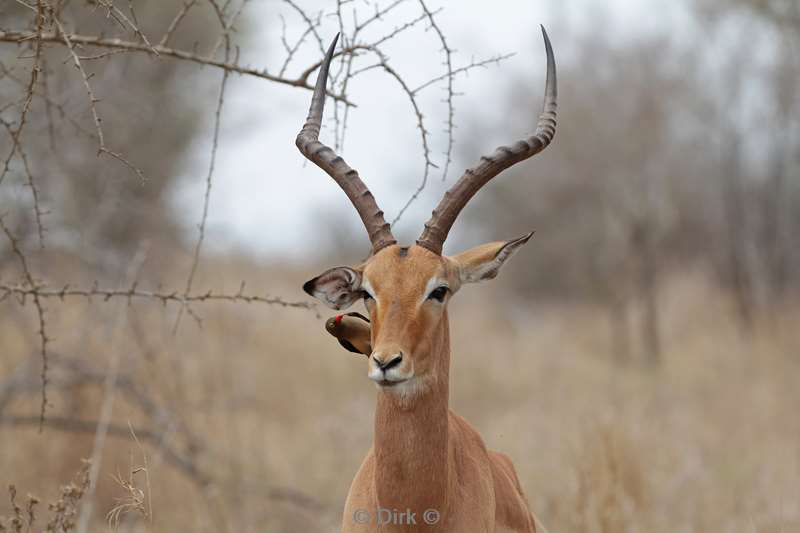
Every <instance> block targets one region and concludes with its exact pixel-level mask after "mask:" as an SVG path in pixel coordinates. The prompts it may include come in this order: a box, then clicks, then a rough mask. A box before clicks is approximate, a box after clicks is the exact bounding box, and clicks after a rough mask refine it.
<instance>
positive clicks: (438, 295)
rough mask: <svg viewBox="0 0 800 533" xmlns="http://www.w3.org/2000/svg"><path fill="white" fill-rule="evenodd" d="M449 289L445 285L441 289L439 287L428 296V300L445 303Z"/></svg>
mask: <svg viewBox="0 0 800 533" xmlns="http://www.w3.org/2000/svg"><path fill="white" fill-rule="evenodd" d="M448 290H449V289H448V288H447V287H445V286H444V285H443V286H441V287H437V288H435V289H433V290H432V291H431V293H430V294H429V295H428V300H436V301H437V302H443V301H444V297H445V296H447V291H448Z"/></svg>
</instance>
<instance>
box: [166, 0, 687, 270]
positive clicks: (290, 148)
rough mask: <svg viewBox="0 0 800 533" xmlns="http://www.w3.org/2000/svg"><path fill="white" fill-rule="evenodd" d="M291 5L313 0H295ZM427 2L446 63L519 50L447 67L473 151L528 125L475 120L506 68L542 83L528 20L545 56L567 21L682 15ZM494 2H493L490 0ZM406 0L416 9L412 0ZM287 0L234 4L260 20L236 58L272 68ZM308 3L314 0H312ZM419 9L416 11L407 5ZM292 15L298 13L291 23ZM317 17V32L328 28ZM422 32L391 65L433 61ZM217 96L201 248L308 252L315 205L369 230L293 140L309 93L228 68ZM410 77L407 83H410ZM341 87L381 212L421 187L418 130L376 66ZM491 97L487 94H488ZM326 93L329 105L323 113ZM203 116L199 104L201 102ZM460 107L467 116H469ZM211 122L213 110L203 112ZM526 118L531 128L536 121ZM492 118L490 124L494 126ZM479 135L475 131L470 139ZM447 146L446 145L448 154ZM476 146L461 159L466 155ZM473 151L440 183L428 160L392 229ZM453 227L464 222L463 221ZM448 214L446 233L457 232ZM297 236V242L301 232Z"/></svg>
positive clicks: (181, 205)
mask: <svg viewBox="0 0 800 533" xmlns="http://www.w3.org/2000/svg"><path fill="white" fill-rule="evenodd" d="M301 4H302V5H305V6H311V5H319V3H317V4H314V3H312V2H301ZM428 4H429V7H430V8H431V9H436V8H438V7H444V10H443V11H442V12H441V13H440V14H439V15H438V17H437V20H438V22H439V25H440V26H441V28H442V30H443V31H444V32H445V34H446V37H447V40H448V43H449V45H450V47H451V48H453V49H455V50H457V52H456V53H455V55H454V58H453V62H454V66H455V67H457V66H459V65H463V64H465V63H468V62H469V61H470V60H471V59H472V58H473V57H474V58H478V59H480V58H485V57H489V56H493V55H498V54H504V53H508V52H515V53H516V55H515V56H514V57H512V58H510V59H507V60H505V61H503V62H502V63H501V64H500V65H499V66H491V67H488V68H487V69H480V70H475V71H473V72H471V73H470V74H469V75H468V76H461V77H459V78H458V79H457V82H456V90H457V91H458V92H459V93H461V95H460V96H458V97H457V99H456V102H455V106H456V122H457V123H458V124H461V127H460V128H459V129H458V130H457V131H456V139H455V141H456V145H458V143H459V141H461V142H464V140H465V139H466V138H470V137H471V138H472V139H474V138H480V139H481V144H483V145H484V152H487V153H488V152H490V151H491V150H492V149H493V148H495V146H496V145H497V144H500V143H507V142H509V141H511V140H513V139H515V138H517V137H522V136H523V135H525V134H526V133H528V132H526V131H517V132H509V134H508V137H507V138H491V136H487V135H485V134H483V133H482V132H481V131H480V128H479V125H480V124H481V123H483V122H485V123H486V124H487V125H494V126H496V125H497V124H498V123H502V121H503V116H502V114H501V112H505V111H506V107H505V106H503V105H494V106H493V105H492V102H493V100H492V99H493V98H494V99H496V98H498V97H502V95H504V94H508V92H509V84H510V83H511V80H520V79H522V80H525V83H529V84H530V90H531V91H534V94H537V95H540V94H542V91H543V80H544V71H545V55H544V46H543V44H542V40H541V34H540V31H539V24H544V25H545V26H546V27H547V28H548V31H549V34H550V38H551V40H552V42H553V46H554V50H555V55H556V61H557V62H558V60H559V57H561V58H565V57H568V54H569V53H570V36H569V35H568V34H567V33H566V32H567V30H569V31H578V30H579V29H580V28H585V27H587V25H591V24H603V25H604V26H606V27H607V30H608V34H609V39H610V40H619V39H626V38H629V37H631V36H635V35H637V34H640V33H647V32H651V31H658V30H663V29H664V28H665V27H666V26H669V27H675V26H680V22H681V21H680V17H681V16H683V13H682V11H681V10H680V8H679V7H677V6H679V5H680V3H679V2H674V1H673V2H669V1H667V0H651V1H648V2H646V3H645V2H641V1H635V0H562V1H555V0H550V1H543V0H542V1H539V2H532V1H524V0H514V1H504V2H502V3H489V2H485V1H480V0H468V1H465V0H461V1H459V2H458V3H455V2H450V3H445V2H442V1H439V2H435V1H432V0H431V1H429V2H428ZM498 4H501V5H502V9H500V8H498V7H497V5H498ZM411 6H412V7H416V6H415V5H414V3H411ZM282 9H284V4H282V3H278V2H263V3H254V4H252V7H251V8H248V11H246V12H245V14H246V16H247V17H249V20H250V21H253V20H263V22H260V24H262V25H263V31H261V32H260V35H261V37H259V38H258V39H257V40H256V42H253V43H250V44H249V46H246V47H244V48H243V49H242V62H243V63H250V64H252V65H255V66H264V65H266V66H270V67H272V68H271V70H274V66H275V65H276V64H278V62H279V61H280V60H281V58H282V57H283V53H282V48H281V47H280V42H279V37H280V27H281V26H280V19H279V18H278V16H277V13H278V12H279V11H280V10H282ZM315 9H318V8H312V9H310V10H311V11H314V10H315ZM284 12H285V13H286V14H287V22H289V23H290V25H289V27H288V31H289V35H294V34H296V33H297V32H298V31H302V26H300V25H299V23H298V22H297V21H296V19H295V18H293V17H290V16H289V12H288V11H284ZM414 12H416V11H414ZM365 16H366V13H365ZM405 20H406V18H405V17H402V18H400V17H397V18H396V19H392V18H388V17H387V20H386V21H384V23H383V25H382V26H380V28H378V29H379V30H380V31H379V33H380V34H384V33H386V32H387V30H391V29H392V28H393V27H394V26H396V25H397V24H399V23H401V22H402V21H405ZM292 23H294V24H296V25H295V26H292ZM329 26H330V27H329V28H328V27H326V26H325V24H323V27H322V28H321V29H320V33H321V36H322V38H323V39H324V40H326V41H328V40H329V39H331V38H332V37H333V35H334V34H335V32H336V30H337V24H336V22H335V21H334V20H331V22H330V25H329ZM423 29H424V28H423V27H422V26H421V27H420V30H419V31H418V32H416V33H415V34H414V35H413V36H411V35H409V36H408V37H400V38H398V39H397V40H396V41H394V42H393V44H392V46H388V45H387V46H386V47H385V49H386V51H387V53H389V54H390V56H391V60H392V62H393V64H394V65H395V67H396V69H397V70H398V71H399V72H400V73H401V74H402V75H403V76H404V77H406V78H407V79H408V80H409V82H410V85H416V84H419V83H420V82H423V81H425V80H426V79H428V78H430V77H432V76H433V75H435V74H437V73H440V72H442V67H441V57H442V56H441V55H440V54H438V53H437V50H439V48H440V46H439V44H438V42H437V40H436V37H435V35H434V34H433V33H432V32H430V31H428V32H424V31H422V30H423ZM306 51H307V52H308V53H309V54H310V55H304V56H300V57H298V60H297V62H296V63H295V68H294V70H291V69H290V72H289V73H290V74H296V73H297V71H298V70H299V69H301V68H304V67H305V66H306V65H308V64H310V63H311V62H313V61H316V60H319V59H320V57H319V52H318V49H316V47H308V48H307V49H306ZM231 81H232V83H231V84H230V86H229V91H228V94H227V97H226V101H225V109H224V115H223V123H222V129H221V136H220V147H219V151H218V156H217V157H218V161H217V171H216V173H215V176H214V188H213V191H212V196H211V204H210V214H209V219H208V227H207V239H206V243H207V246H208V247H209V249H212V250H218V251H224V250H229V249H231V248H239V249H244V250H246V251H248V252H250V253H254V254H256V255H258V256H264V257H267V256H270V255H276V254H279V255H283V256H289V257H294V258H301V257H304V256H307V255H309V254H310V253H312V252H313V249H312V248H311V247H309V246H297V245H296V243H297V239H298V237H301V236H308V235H313V234H314V232H315V228H314V226H313V224H311V220H310V219H309V215H310V214H314V213H320V212H322V213H325V215H326V219H327V220H328V221H329V222H330V223H336V224H341V225H342V227H343V228H344V230H345V231H351V232H353V235H354V237H355V238H359V239H364V242H365V245H366V243H367V241H366V235H365V233H364V231H363V229H362V228H361V227H360V221H359V220H358V218H357V216H356V214H355V211H354V210H353V208H352V207H351V205H350V204H349V202H348V201H347V199H346V197H345V196H344V194H343V193H342V192H341V190H340V189H339V188H338V186H336V184H335V183H334V182H333V180H331V178H330V177H328V175H327V174H325V173H324V172H322V171H321V170H320V169H318V168H317V167H316V166H314V165H313V164H310V163H308V164H304V161H305V160H304V159H303V158H302V156H301V155H300V153H299V152H298V151H297V149H296V148H295V146H294V138H295V136H296V135H297V132H298V131H299V129H300V127H301V126H302V123H303V121H304V119H305V116H306V114H307V112H308V105H309V102H310V96H311V94H310V92H308V91H303V90H298V89H295V88H288V87H283V86H278V85H275V84H270V83H268V82H265V81H263V80H258V79H254V78H247V77H238V76H237V77H234V78H232V80H231ZM414 82H417V83H414ZM442 87H443V85H441V84H440V85H438V86H435V87H431V88H429V89H427V90H426V91H425V92H424V93H423V94H422V98H421V101H420V102H421V104H422V106H423V112H424V113H425V114H426V119H427V126H428V128H429V129H430V131H431V134H432V138H431V143H432V146H433V150H434V154H433V159H434V161H435V162H436V163H438V164H440V165H442V164H444V156H443V154H442V152H443V149H444V147H445V143H446V136H445V134H444V132H443V127H444V120H445V119H446V110H447V109H446V106H445V105H444V104H443V103H441V98H442V96H443V92H442ZM348 93H349V94H348V96H349V98H351V99H352V100H353V101H354V102H356V103H357V105H358V107H357V108H355V109H353V110H352V111H351V115H350V121H349V126H348V131H347V138H346V144H345V149H344V150H343V151H342V153H341V155H342V156H343V157H344V158H345V159H346V160H347V162H348V163H349V164H350V165H351V166H353V167H355V168H356V169H358V170H359V172H360V174H361V176H362V178H363V179H364V181H365V182H366V183H367V185H368V186H369V187H370V189H371V190H372V192H373V193H374V194H375V196H376V198H377V199H378V202H379V205H380V206H381V207H382V209H383V210H384V211H385V212H386V213H387V219H389V220H391V219H392V218H393V217H394V215H395V214H396V213H397V211H398V209H400V207H401V206H402V205H403V204H404V203H405V201H406V199H407V198H408V196H409V195H410V194H411V192H413V190H414V189H415V188H416V187H417V186H418V184H419V182H420V179H421V176H422V168H423V167H422V158H421V145H420V137H419V134H418V132H417V129H416V122H415V119H414V115H413V113H412V111H411V107H410V106H409V104H408V99H407V97H406V95H405V94H404V93H402V92H401V91H400V90H399V89H398V88H397V86H396V85H395V84H394V82H392V81H391V80H390V79H389V78H388V77H387V76H386V75H385V74H383V73H382V72H378V71H374V72H373V73H369V74H366V75H364V76H362V77H360V78H357V79H356V80H355V81H354V83H353V84H352V85H351V87H350V89H349V91H348ZM494 101H495V102H497V100H494ZM332 107H333V106H332V105H331V102H330V101H329V102H328V104H327V106H326V117H329V116H331V115H330V114H329V111H331V110H332ZM209 115H210V114H209ZM467 115H469V121H467V120H466V118H467ZM209 120H211V117H210V118H209ZM533 126H534V125H533V124H531V127H532V128H533ZM206 129H207V131H208V135H206V136H199V137H198V140H197V141H196V146H195V149H194V150H193V153H192V154H191V156H190V157H189V158H188V160H187V162H186V171H185V176H184V178H183V179H182V180H181V183H183V184H185V185H184V186H183V187H181V189H180V190H179V191H178V192H177V194H176V200H175V202H176V206H177V208H178V209H179V210H180V212H182V213H185V219H186V224H187V229H188V230H189V231H190V232H191V233H190V234H189V235H190V236H192V237H193V236H194V231H195V229H194V228H195V227H196V224H197V221H198V220H199V216H200V209H201V205H202V197H203V187H204V182H205V174H206V169H207V165H208V154H209V148H210V143H211V135H212V130H213V124H211V123H209V124H208V125H207V127H206ZM492 129H494V128H492ZM481 135H483V137H481ZM320 140H322V141H323V142H325V143H326V144H331V145H332V144H333V140H334V139H333V135H332V132H331V131H330V130H326V129H323V132H322V135H321V139H320ZM457 152H458V151H457V150H456V156H457V155H458V153H457ZM479 155H480V154H475V156H474V157H473V158H471V159H475V160H477V158H478V157H479ZM473 162H474V161H472V160H470V161H462V160H460V159H458V158H456V160H455V162H454V164H453V167H452V169H451V172H450V174H449V176H448V182H446V183H442V181H441V174H440V173H436V172H434V173H433V174H432V176H431V177H432V179H431V180H430V182H429V186H428V187H427V188H426V190H425V191H424V192H423V194H422V195H421V198H420V199H419V201H418V202H416V203H415V204H414V205H413V206H412V208H410V209H409V210H408V212H407V213H406V214H405V215H404V217H403V219H402V220H401V221H400V223H399V224H398V226H397V227H396V229H395V234H396V235H397V236H398V237H399V238H400V240H405V241H411V240H413V239H414V238H415V237H416V236H417V234H418V233H419V231H420V230H421V228H422V224H423V222H424V221H425V220H426V219H427V218H428V215H429V214H430V211H431V209H432V208H433V207H434V206H435V204H436V203H437V202H438V200H439V199H440V198H441V194H442V193H443V191H444V190H445V189H446V187H448V186H450V185H451V184H452V182H453V180H455V179H457V177H458V175H459V174H460V173H461V172H462V171H463V169H464V168H465V167H466V166H468V165H470V164H472V163H473ZM460 227H462V228H463V227H464V226H460ZM458 228H459V226H458V225H457V226H456V228H455V229H454V232H457V231H458ZM305 242H308V241H307V240H306V241H305Z"/></svg>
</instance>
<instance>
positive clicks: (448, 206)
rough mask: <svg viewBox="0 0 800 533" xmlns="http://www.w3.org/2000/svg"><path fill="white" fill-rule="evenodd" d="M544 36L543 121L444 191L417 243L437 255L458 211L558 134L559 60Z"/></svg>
mask: <svg viewBox="0 0 800 533" xmlns="http://www.w3.org/2000/svg"><path fill="white" fill-rule="evenodd" d="M542 35H543V36H544V47H545V50H546V52H547V81H546V83H545V90H544V104H543V105H542V113H541V114H540V115H539V122H538V124H537V125H536V132H535V133H534V134H533V135H531V136H530V137H528V138H527V139H523V140H521V141H518V142H516V143H514V144H513V145H511V146H501V147H499V148H497V149H496V150H495V151H494V153H493V154H492V155H490V156H482V157H481V161H480V163H478V164H477V165H476V166H474V167H472V168H470V169H467V171H466V172H465V173H464V175H463V176H461V177H460V178H459V179H458V181H457V182H456V184H455V185H453V186H452V187H451V188H450V190H448V191H447V192H446V193H445V194H444V198H442V200H441V201H440V202H439V205H438V206H436V209H434V210H433V215H432V216H431V218H430V220H428V222H426V223H425V229H424V231H423V232H422V235H420V237H419V239H417V244H418V245H419V246H422V247H424V248H427V249H428V250H430V251H432V252H433V253H435V254H439V255H441V253H442V246H443V245H444V241H445V239H447V234H448V233H449V232H450V228H452V227H453V223H454V222H455V221H456V218H457V217H458V214H459V213H460V212H461V210H462V209H464V206H465V205H467V202H469V200H470V198H472V197H473V196H474V195H475V193H477V192H478V191H479V190H480V189H481V187H483V186H484V185H486V183H488V182H489V180H491V179H492V178H493V177H495V176H497V175H498V174H500V172H502V171H503V170H505V169H507V168H508V167H510V166H511V165H514V164H516V163H519V162H520V161H524V160H525V159H528V158H529V157H532V156H534V155H536V154H538V153H539V152H541V151H542V150H544V149H545V148H547V146H548V145H549V144H550V142H551V141H552V140H553V136H555V134H556V98H557V95H558V91H557V89H556V62H555V59H554V58H553V48H552V47H551V46H550V38H549V37H548V36H547V32H546V31H545V29H544V26H542Z"/></svg>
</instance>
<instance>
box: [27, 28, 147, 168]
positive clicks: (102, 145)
mask: <svg viewBox="0 0 800 533" xmlns="http://www.w3.org/2000/svg"><path fill="white" fill-rule="evenodd" d="M53 22H54V23H55V24H56V26H57V27H58V32H59V36H60V37H61V40H62V41H63V42H64V44H65V45H66V47H67V49H68V50H69V53H70V55H71V56H72V61H73V62H74V64H75V68H77V69H78V71H79V72H80V73H81V77H82V78H83V85H84V87H85V88H86V94H87V96H88V97H89V108H90V109H91V111H92V118H93V119H94V127H95V131H96V132H97V139H98V143H99V146H98V150H97V155H98V156H100V155H102V154H107V155H109V156H110V157H113V158H114V159H116V160H118V161H120V162H121V163H122V164H124V165H125V166H126V167H128V168H129V169H131V170H132V171H133V172H134V173H135V174H136V175H137V176H139V179H140V180H142V181H144V180H145V178H144V173H142V171H141V170H140V169H139V168H138V167H136V166H135V165H134V164H133V163H131V162H130V161H128V159H126V158H125V157H124V156H123V155H122V154H120V153H117V152H114V151H112V150H109V149H108V147H107V146H106V141H105V137H104V135H103V127H102V126H101V125H100V122H101V121H100V115H98V114H97V106H96V104H97V102H99V100H98V99H97V98H96V97H95V95H94V90H93V89H92V85H91V84H90V83H89V75H88V74H87V73H86V70H85V69H84V68H83V63H82V62H81V59H80V57H78V54H77V53H76V52H75V48H74V45H73V43H72V40H71V39H70V36H69V35H68V34H67V33H66V32H65V31H64V26H63V25H62V24H61V20H60V19H59V18H58V17H57V16H56V15H53ZM42 39H44V36H39V40H42Z"/></svg>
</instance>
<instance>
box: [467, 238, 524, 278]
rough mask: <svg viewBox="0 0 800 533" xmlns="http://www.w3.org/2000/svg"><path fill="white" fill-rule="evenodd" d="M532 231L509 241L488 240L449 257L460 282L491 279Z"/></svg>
mask: <svg viewBox="0 0 800 533" xmlns="http://www.w3.org/2000/svg"><path fill="white" fill-rule="evenodd" d="M532 235H533V232H530V233H528V234H527V235H523V236H522V237H519V238H518V239H513V240H510V241H498V242H490V243H488V244H482V245H480V246H476V247H475V248H471V249H469V250H467V251H466V252H462V253H460V254H458V255H456V256H454V257H452V258H451V260H452V261H454V262H455V263H456V265H457V268H458V275H459V279H460V280H461V283H477V282H479V281H484V280H487V279H493V278H494V277H495V276H497V273H498V272H500V267H501V266H503V265H504V264H505V262H506V261H508V259H509V258H510V257H511V256H512V255H514V253H515V252H516V251H517V250H519V249H520V248H521V247H522V245H523V244H525V243H526V242H528V240H529V239H530V238H531V236H532Z"/></svg>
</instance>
